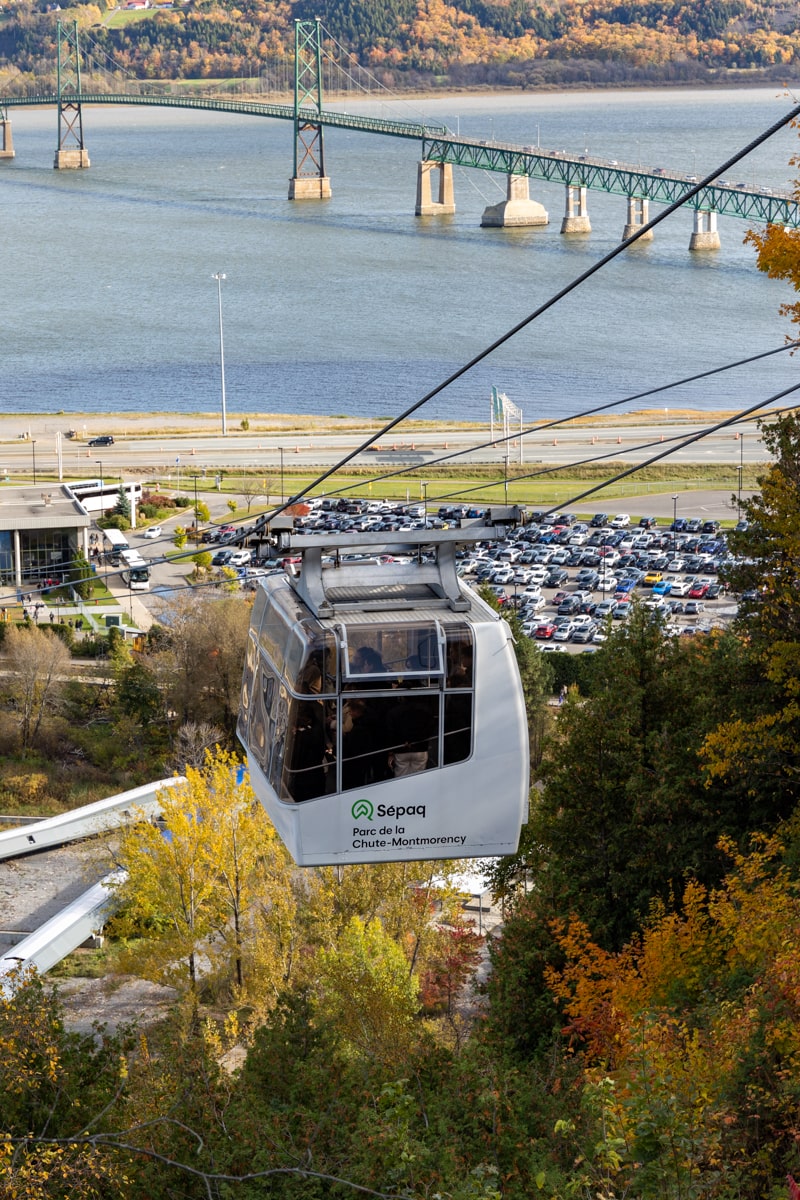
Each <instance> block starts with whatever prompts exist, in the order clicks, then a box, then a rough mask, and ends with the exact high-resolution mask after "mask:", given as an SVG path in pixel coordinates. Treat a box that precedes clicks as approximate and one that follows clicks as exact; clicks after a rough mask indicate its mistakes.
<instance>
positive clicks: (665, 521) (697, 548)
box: [153, 497, 736, 653]
mask: <svg viewBox="0 0 800 1200" xmlns="http://www.w3.org/2000/svg"><path fill="white" fill-rule="evenodd" d="M685 499H688V497H686V498H685ZM654 507H655V508H656V509H658V506H657V505H656V504H654ZM687 507H688V506H687ZM662 510H663V506H662ZM698 510H699V511H700V512H701V513H702V515H701V516H695V517H691V516H690V517H679V518H677V519H676V520H675V521H674V522H673V521H672V520H671V519H670V518H669V516H664V515H663V511H662V514H661V515H659V516H658V517H657V518H656V517H655V516H645V517H631V516H630V515H629V514H624V513H597V514H595V515H594V516H592V517H591V518H590V519H588V520H586V519H584V520H582V521H581V520H576V519H575V517H574V516H573V515H571V514H569V513H562V514H548V515H546V516H545V515H544V514H541V513H532V514H529V518H528V520H527V521H526V524H525V525H523V526H520V527H519V528H517V529H515V530H513V531H512V532H511V533H510V534H509V536H508V538H507V539H506V540H505V541H503V542H496V543H491V542H486V543H483V544H481V545H479V546H478V547H477V548H476V549H474V550H470V551H469V552H467V551H466V550H465V551H463V552H462V553H461V554H460V560H459V562H460V565H459V572H460V574H461V575H462V577H463V578H464V580H465V582H467V583H469V584H470V585H471V586H474V587H477V586H478V585H479V584H485V585H487V586H489V587H490V588H492V590H493V591H494V592H495V594H496V595H497V597H498V600H499V601H500V603H501V605H509V606H510V607H513V608H515V609H516V611H517V613H518V615H519V617H520V620H521V621H522V625H523V630H524V632H525V634H526V636H528V637H530V638H532V639H533V640H534V641H535V642H536V643H537V644H538V645H539V646H540V647H541V648H542V649H543V650H545V651H546V652H548V653H557V652H571V653H580V652H583V651H586V650H591V649H594V648H596V647H597V646H598V645H599V644H600V643H601V642H602V641H603V640H604V639H605V638H606V637H607V635H608V629H609V628H613V627H614V625H615V624H616V623H617V622H620V623H621V622H622V621H624V620H625V619H626V618H627V616H628V614H629V612H630V611H631V605H632V604H633V603H634V602H637V601H638V602H640V603H643V604H645V605H646V606H647V607H648V608H649V609H651V610H652V611H653V612H655V613H659V614H661V616H662V617H663V619H664V622H665V627H666V629H667V630H668V632H669V633H670V634H672V635H674V636H696V635H698V634H703V633H707V632H709V631H710V630H711V629H713V628H714V627H715V626H716V627H719V626H721V625H724V624H726V623H727V622H728V621H729V620H730V619H731V618H732V617H733V616H734V615H735V612H736V600H735V598H733V597H730V596H727V595H726V594H725V592H724V590H723V588H722V585H721V583H720V581H719V578H718V573H719V570H720V567H721V566H722V564H723V563H724V562H726V561H727V560H728V550H727V543H726V538H725V534H724V533H723V532H720V530H719V525H718V521H717V520H716V519H715V518H714V517H712V516H711V515H710V512H709V506H708V505H707V504H706V503H703V504H700V503H698ZM480 511H481V510H480V509H477V508H468V507H467V506H454V507H452V508H448V507H446V506H445V507H441V508H436V509H434V508H433V507H432V506H429V507H428V510H427V512H426V510H425V507H424V505H423V504H421V503H420V504H407V505H398V506H391V505H389V504H386V503H380V502H375V501H369V500H358V499H349V500H347V501H339V502H337V501H321V500H319V501H312V503H311V511H310V512H309V514H308V516H307V517H304V518H299V519H298V520H297V521H296V527H297V529H298V532H303V533H312V534H319V535H320V536H323V537H334V538H335V536H336V535H337V534H352V533H357V532H359V531H362V530H363V531H369V532H383V533H386V535H387V547H390V546H391V543H392V541H393V540H394V541H397V535H398V534H399V535H400V539H401V540H402V533H403V532H404V531H406V530H412V529H419V528H424V527H425V526H426V524H427V525H428V526H430V527H441V526H443V525H446V524H450V523H452V522H453V521H455V520H458V519H465V520H467V521H469V520H470V519H474V518H475V517H477V516H478V515H479V513H480ZM673 523H674V524H675V525H676V526H677V528H673V527H672V526H673ZM164 533H165V534H166V533H167V531H166V530H164ZM215 540H216V542H217V544H216V545H213V544H211V545H207V546H206V548H207V549H209V550H211V551H212V552H213V553H214V556H215V558H216V559H218V562H217V564H216V565H218V566H219V567H222V566H231V567H234V568H236V569H238V570H239V573H240V575H241V577H242V581H243V583H250V584H252V583H253V582H254V581H255V578H256V577H257V576H258V575H259V574H261V573H262V572H263V570H264V569H267V568H268V567H274V565H275V564H274V563H265V562H264V561H263V560H262V559H257V558H256V552H255V548H250V547H249V546H248V544H247V542H248V538H247V529H246V528H242V527H241V526H236V525H227V526H224V525H222V526H221V527H219V528H218V529H217V531H216V535H215ZM153 548H154V550H156V554H154V555H153V561H154V562H155V561H157V547H156V546H154V547H153ZM260 549H263V547H260ZM155 570H156V572H157V574H156V580H157V581H158V582H160V583H161V587H158V591H159V592H162V591H163V590H165V589H166V590H169V587H170V584H171V585H172V586H174V585H175V583H177V582H178V578H177V577H180V576H182V575H183V574H184V573H185V571H186V565H185V560H184V563H183V564H181V566H180V567H179V566H178V564H177V563H171V564H162V565H161V566H158V567H156V568H155ZM167 573H168V574H169V576H170V577H171V578H170V579H169V581H168V580H167V578H166V577H165V576H166V575H167ZM160 576H163V578H160V579H159V577H160ZM248 576H249V579H248V578H247V577H248Z"/></svg>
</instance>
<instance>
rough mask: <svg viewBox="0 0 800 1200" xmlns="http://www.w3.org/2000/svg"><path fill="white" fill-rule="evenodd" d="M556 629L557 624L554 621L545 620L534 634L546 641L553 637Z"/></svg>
mask: <svg viewBox="0 0 800 1200" xmlns="http://www.w3.org/2000/svg"><path fill="white" fill-rule="evenodd" d="M555 631H556V626H555V625H554V624H553V622H552V621H544V622H543V623H542V624H541V625H537V627H536V633H535V634H534V635H533V636H534V637H537V638H539V640H540V641H543V642H546V641H549V640H550V638H552V636H553V634H554V633H555Z"/></svg>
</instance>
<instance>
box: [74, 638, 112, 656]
mask: <svg viewBox="0 0 800 1200" xmlns="http://www.w3.org/2000/svg"><path fill="white" fill-rule="evenodd" d="M72 653H73V655H74V656H75V657H76V658H105V657H106V656H107V655H108V641H107V640H106V638H105V637H103V636H102V635H98V634H90V635H89V637H85V638H84V639H83V640H82V641H80V642H76V643H75V645H74V646H73V647H72Z"/></svg>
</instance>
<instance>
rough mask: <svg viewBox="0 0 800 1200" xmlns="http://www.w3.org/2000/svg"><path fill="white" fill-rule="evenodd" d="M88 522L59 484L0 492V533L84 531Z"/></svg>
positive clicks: (4, 489) (80, 505)
mask: <svg viewBox="0 0 800 1200" xmlns="http://www.w3.org/2000/svg"><path fill="white" fill-rule="evenodd" d="M91 523H92V518H91V517H90V516H89V514H88V512H87V511H86V509H85V508H84V507H83V505H82V504H81V503H80V502H79V501H78V500H76V499H75V497H74V496H72V495H70V493H69V489H68V488H67V487H65V486H64V485H63V484H46V485H45V486H44V487H32V486H30V487H5V488H2V489H0V530H4V529H12V530H13V529H20V530H22V529H85V528H87V527H88V526H89V525H91Z"/></svg>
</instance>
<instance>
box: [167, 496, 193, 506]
mask: <svg viewBox="0 0 800 1200" xmlns="http://www.w3.org/2000/svg"><path fill="white" fill-rule="evenodd" d="M170 503H171V504H172V505H173V507H174V508H191V507H192V506H193V504H194V500H192V498H191V496H176V497H175V498H174V500H172V501H170Z"/></svg>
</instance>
